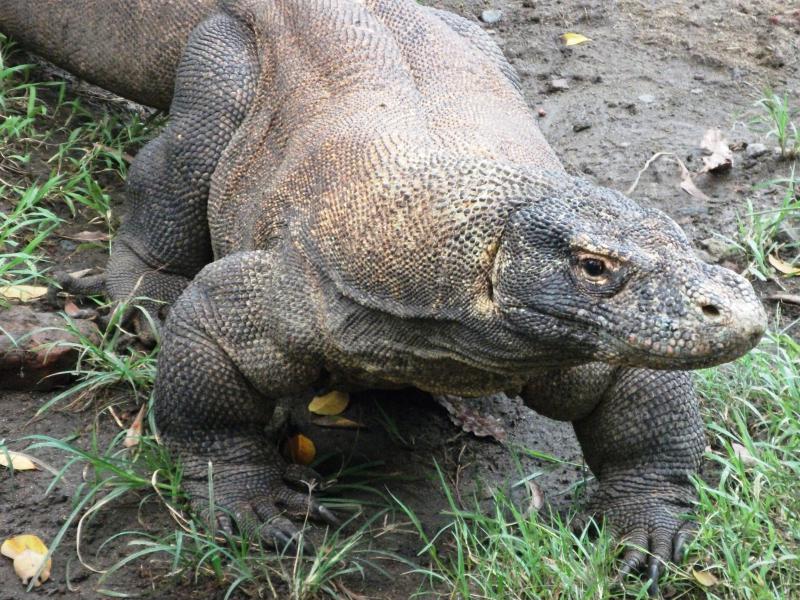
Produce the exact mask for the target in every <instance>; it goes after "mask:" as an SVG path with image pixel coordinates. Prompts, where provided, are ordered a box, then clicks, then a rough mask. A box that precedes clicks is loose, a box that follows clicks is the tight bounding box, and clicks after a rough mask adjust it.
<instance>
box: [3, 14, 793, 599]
mask: <svg viewBox="0 0 800 600" xmlns="http://www.w3.org/2000/svg"><path fill="white" fill-rule="evenodd" d="M436 4H437V5H439V6H442V7H445V8H449V9H451V10H454V11H455V12H458V13H460V14H463V15H465V16H468V17H470V18H473V19H476V20H478V19H480V17H481V14H482V12H483V11H484V10H486V9H497V10H499V11H501V16H500V19H499V21H497V22H495V23H492V24H487V23H483V26H484V27H485V28H486V29H487V30H488V31H490V32H491V34H492V35H493V37H494V38H495V39H496V40H497V42H498V43H499V45H500V46H501V48H502V49H503V50H504V51H505V53H506V55H507V56H508V57H509V59H510V60H511V62H512V63H513V64H514V66H515V67H516V68H517V70H518V72H519V74H520V76H521V79H522V85H523V90H524V93H525V96H526V98H527V99H528V101H529V103H530V105H531V107H532V108H533V109H534V113H535V114H537V115H538V117H537V118H538V119H539V123H540V126H541V128H542V130H543V131H544V133H545V135H546V137H547V139H548V140H549V141H550V143H551V144H552V145H553V147H554V148H555V149H556V151H557V153H558V154H559V156H560V157H561V158H562V159H563V161H564V163H565V164H566V165H567V167H568V169H569V170H570V171H571V172H573V173H575V174H581V175H583V176H585V177H587V178H589V179H591V180H593V181H595V182H596V183H599V184H602V185H606V186H609V187H612V188H615V189H619V190H622V191H625V190H627V189H628V188H629V186H631V184H632V183H633V182H634V180H635V179H636V176H637V173H638V171H639V170H640V169H641V168H642V167H643V166H644V163H645V161H647V159H648V158H650V157H651V156H653V155H654V154H655V153H657V152H672V153H674V154H675V155H677V156H678V157H680V158H682V159H683V160H684V161H685V163H686V165H687V166H688V168H689V169H690V170H692V171H699V170H700V168H701V166H702V163H701V161H700V156H701V155H700V153H699V151H698V146H699V142H700V140H701V138H702V137H703V134H704V132H705V131H706V130H707V129H708V128H712V127H718V128H720V129H721V130H722V131H723V132H724V134H725V135H726V137H727V138H728V140H729V141H730V142H732V144H733V147H734V149H735V153H734V165H733V168H732V169H731V170H730V171H729V172H727V173H724V174H721V175H702V176H699V177H697V178H696V183H697V186H698V187H699V188H700V189H701V190H702V191H703V192H704V193H705V194H706V195H707V196H708V197H709V200H708V201H701V200H698V199H696V198H694V197H692V196H689V195H688V194H686V193H684V192H683V191H682V190H681V189H680V188H679V183H680V174H679V172H678V169H677V167H676V165H675V164H674V163H672V162H669V161H668V160H661V161H658V162H656V163H654V164H653V165H652V166H651V167H650V168H649V169H648V170H647V171H646V172H645V173H643V174H642V176H641V178H640V181H639V183H638V186H637V187H636V189H635V190H634V191H633V192H632V194H631V195H632V197H633V198H635V199H636V200H637V201H639V202H640V203H642V204H644V205H646V206H652V207H657V208H660V209H662V210H664V211H666V212H667V213H669V214H670V215H672V216H673V217H674V218H675V219H677V220H678V222H679V223H680V224H681V225H682V226H683V227H684V229H685V230H686V232H687V234H688V235H689V237H690V238H691V239H692V240H693V242H694V244H695V246H696V247H697V250H698V253H699V254H700V255H701V256H702V257H703V258H704V259H705V260H708V261H711V262H723V261H727V263H728V266H732V267H734V268H737V267H738V268H741V267H742V265H741V264H739V263H738V262H737V258H736V257H735V256H728V255H727V253H726V252H725V250H724V244H723V247H721V246H720V244H719V243H715V242H716V241H717V240H718V239H719V238H718V237H717V236H719V235H722V236H728V237H731V236H733V235H734V234H735V232H736V227H737V217H738V216H741V215H743V214H744V212H745V210H746V200H747V199H748V198H750V199H752V201H753V203H754V205H755V206H756V208H760V209H768V208H772V207H775V206H777V205H778V204H779V202H780V197H779V195H778V194H777V192H775V191H774V190H772V189H770V188H765V189H759V190H755V189H754V186H755V185H756V184H759V183H761V182H764V181H767V180H771V179H776V178H779V177H783V176H785V175H786V174H787V173H788V171H789V163H787V162H785V161H781V160H779V159H778V158H776V157H775V155H774V154H773V153H772V152H768V153H767V154H765V155H763V156H761V157H758V158H747V154H746V146H747V145H748V144H753V143H765V144H767V146H773V145H774V140H766V139H765V138H764V135H763V133H759V132H757V131H755V130H753V129H752V128H751V127H749V126H748V122H749V120H750V118H751V116H752V113H751V109H752V105H753V102H754V101H755V100H756V99H757V98H758V97H759V95H760V91H761V90H762V89H763V88H765V87H766V86H769V87H771V88H773V89H775V90H776V91H778V92H781V93H782V92H784V91H786V92H788V93H789V94H790V97H791V98H792V99H793V101H794V103H795V105H796V104H797V102H798V100H799V99H800V48H799V47H798V46H799V44H800V42H799V40H800V13H798V12H797V9H800V5H797V6H796V7H795V6H790V5H792V4H793V3H787V2H785V0H781V1H777V0H774V1H773V0H762V1H759V2H745V1H740V2H729V1H727V0H708V1H706V2H702V3H691V2H679V1H662V2H646V1H644V0H642V1H634V0H618V1H613V2H612V1H592V0H589V1H584V2H576V1H566V0H565V1H563V2H561V1H557V0H542V1H538V0H510V1H507V0H495V1H492V2H479V1H476V0H468V1H466V2H457V1H452V0H443V1H441V2H437V3H436ZM486 20H491V19H489V18H488V15H487V16H486ZM567 31H571V32H579V33H582V34H584V35H585V36H588V37H589V38H591V41H590V42H588V43H585V44H582V45H579V46H574V47H571V48H566V47H564V45H563V43H562V42H561V41H560V39H559V35H560V34H562V33H564V32H567ZM80 88H81V89H84V86H80ZM73 93H75V92H73ZM95 106H96V110H98V111H101V110H104V108H103V106H102V105H100V104H97V103H96V102H95ZM109 184H110V185H111V187H112V189H111V193H112V195H113V196H114V198H115V200H116V201H117V204H118V208H119V204H120V203H121V201H122V191H121V186H120V185H119V182H109ZM72 227H74V228H75V229H76V230H81V229H82V228H83V227H84V224H83V223H77V224H73V225H72ZM787 235H791V232H788V233H787ZM48 249H49V251H50V252H51V255H52V257H53V259H54V260H55V261H56V262H59V263H62V264H67V265H68V267H69V268H73V267H74V268H82V267H85V266H95V265H98V264H102V260H103V256H102V253H100V254H98V253H97V252H94V253H93V252H83V251H81V250H80V249H77V248H76V247H74V246H72V245H70V244H65V243H63V241H60V240H59V239H57V238H54V240H53V242H52V244H51V245H50V247H49V248H48ZM758 289H759V292H760V293H762V295H763V296H764V297H766V296H767V295H768V294H770V293H772V292H774V291H775V290H777V289H784V290H785V291H789V292H793V293H797V291H798V287H797V284H792V283H790V282H786V281H782V282H769V283H766V284H758ZM767 303H768V306H769V308H770V310H773V309H774V302H771V301H767ZM783 315H784V316H783V322H784V323H787V322H790V321H791V320H792V319H796V318H797V317H798V316H800V310H798V307H797V306H793V305H790V304H787V305H786V306H784V307H783ZM51 397H52V393H21V392H20V393H10V392H0V439H2V438H5V439H6V440H14V439H16V438H19V437H21V436H24V435H29V434H33V433H46V434H48V435H51V436H54V437H67V436H75V439H76V440H77V441H76V443H78V444H89V443H90V439H91V437H92V436H91V435H90V432H91V431H92V430H93V428H95V427H97V428H99V437H100V439H101V440H103V441H104V442H107V441H108V440H110V439H111V438H112V437H113V435H114V434H115V433H116V432H117V431H118V430H117V429H116V425H115V424H114V423H113V421H111V420H110V419H109V418H107V417H101V418H100V420H99V421H97V422H96V421H95V415H94V412H92V411H91V410H90V411H85V412H82V413H77V414H76V413H71V412H64V411H55V412H50V413H49V414H48V415H47V416H46V417H45V418H44V419H40V420H35V421H33V422H31V419H32V417H33V416H34V414H35V412H36V410H37V409H38V407H39V406H41V405H42V404H43V403H44V402H46V401H47V400H48V399H49V398H51ZM123 400H124V398H123ZM134 408H135V407H134V406H133V405H132V403H130V402H129V404H128V405H127V410H133V409H134ZM120 410H121V411H122V412H123V413H124V411H125V410H126V408H125V406H124V405H123V407H122V408H121V409H120ZM481 410H483V411H487V412H491V413H492V414H494V415H495V416H496V417H497V418H499V419H500V420H501V422H502V424H503V427H504V429H505V431H506V433H507V434H508V437H509V442H510V443H509V446H517V447H527V448H535V449H536V450H539V451H542V452H545V453H550V454H554V455H556V456H559V457H561V458H564V459H566V460H568V461H572V462H574V463H580V451H579V448H578V447H577V443H576V441H575V438H574V435H573V434H572V431H571V428H570V427H569V426H568V425H565V424H559V423H554V422H551V421H548V420H546V419H543V418H541V417H539V416H537V415H535V414H533V413H532V412H531V411H529V410H527V409H526V408H524V407H522V406H521V405H520V404H519V403H518V402H515V401H510V400H509V401H506V402H496V403H494V404H493V405H492V406H490V407H486V406H484V407H481ZM348 411H349V412H348V415H349V416H350V417H351V418H353V419H355V420H358V421H360V422H362V423H363V424H364V425H365V426H366V427H365V428H364V429H360V430H358V432H357V433H356V432H354V431H352V430H338V431H337V430H325V431H324V432H322V431H314V432H313V434H312V435H314V436H315V439H316V441H317V442H318V450H320V453H325V452H326V451H327V450H328V449H333V448H336V449H338V450H340V451H342V452H343V454H344V456H345V457H347V459H348V461H349V464H358V463H359V462H363V461H378V462H379V463H380V465H379V466H378V469H379V470H382V471H383V472H384V473H387V474H391V475H392V476H391V477H389V478H388V479H387V480H385V481H382V482H381V483H380V484H379V485H380V487H381V489H389V490H391V491H392V493H394V494H395V495H396V496H397V497H398V498H400V499H401V500H402V501H403V502H406V503H408V504H409V505H410V506H411V507H412V508H413V509H414V510H415V511H416V512H417V514H419V515H420V516H421V517H422V518H423V521H424V522H425V524H426V526H427V527H428V529H429V530H435V528H436V527H437V525H439V524H441V523H442V519H443V516H442V510H443V509H444V508H445V507H446V502H445V499H444V497H443V494H442V493H441V486H440V485H439V484H438V482H437V475H436V471H435V468H434V462H435V463H438V465H439V466H440V467H441V469H442V472H443V474H444V477H445V479H446V480H447V481H448V483H449V484H450V485H452V486H454V487H455V488H456V489H457V490H459V491H458V494H459V499H461V500H465V501H466V500H468V499H470V498H471V497H472V496H473V494H475V495H477V496H478V497H479V498H482V497H485V489H486V486H485V485H484V484H483V483H481V482H487V483H488V484H489V485H500V484H502V483H503V482H504V481H508V480H514V479H515V478H516V479H519V477H520V475H519V473H518V471H517V467H516V466H515V461H514V459H513V457H512V453H511V452H510V451H509V449H508V448H507V447H504V446H502V445H500V444H497V443H496V442H493V441H491V440H489V439H477V438H475V437H474V436H472V435H470V434H466V433H464V432H463V431H461V430H460V429H459V428H457V427H456V426H454V425H453V424H452V423H451V422H450V420H449V418H448V416H447V413H446V411H445V410H444V409H443V408H442V407H440V406H438V405H436V404H435V403H433V402H430V401H429V399H427V398H425V397H423V396H422V395H420V394H418V393H416V392H412V391H408V392H397V393H393V394H391V395H388V397H386V396H384V397H380V398H378V397H377V396H376V395H375V394H364V395H363V396H361V397H359V398H357V399H356V401H354V402H353V404H352V406H351V407H350V408H349V409H348ZM298 418H299V420H302V419H300V417H298ZM391 424H394V425H391ZM395 427H396V428H395ZM398 434H399V435H398ZM10 447H11V448H13V449H20V448H21V447H22V446H21V444H14V443H11V444H10ZM42 458H43V459H44V460H50V461H52V462H53V463H54V465H55V466H56V467H60V466H61V465H62V464H63V461H64V458H63V456H58V455H56V454H54V453H51V454H46V453H45V454H43V455H42ZM333 463H336V459H334V460H333ZM337 464H338V463H337ZM330 466H331V468H335V467H336V466H337V465H336V464H333V465H330ZM521 471H522V472H523V473H524V474H530V473H534V472H536V473H541V474H540V475H539V476H538V477H537V479H536V481H537V482H538V484H539V486H540V487H541V488H542V490H543V491H544V494H545V496H546V498H547V500H548V501H549V502H551V503H552V504H553V505H554V506H555V507H556V508H557V509H559V510H564V509H567V508H569V507H570V506H571V505H572V502H573V491H574V484H576V482H580V480H581V478H582V477H583V476H584V473H583V471H582V469H581V468H580V467H579V466H569V465H567V466H565V465H560V466H558V468H554V466H553V464H552V463H548V462H543V461H538V460H534V459H531V458H522V459H521ZM2 477H3V478H2V480H0V506H2V519H0V537H2V538H5V537H7V536H10V535H13V534H16V533H19V532H21V531H27V532H33V533H37V534H38V535H39V536H40V537H42V538H43V539H44V540H51V539H52V537H53V536H54V535H55V533H56V532H57V531H58V528H59V526H60V523H62V522H63V520H64V519H65V518H66V516H67V515H68V514H69V512H70V510H71V509H72V500H71V497H72V495H73V493H74V491H75V489H76V486H78V485H79V484H80V482H81V473H80V472H72V471H70V472H68V473H67V477H66V478H65V480H64V481H63V482H62V483H61V484H60V485H58V486H56V488H55V489H53V490H51V492H50V493H49V494H48V495H47V496H44V491H45V490H46V489H47V486H48V484H49V482H50V480H51V475H50V474H48V473H46V472H35V473H24V474H17V476H15V477H14V478H9V477H8V476H7V474H6V473H3V474H2ZM398 518H400V517H398ZM170 526H171V525H170V523H169V519H168V517H167V516H166V515H165V514H164V513H163V511H162V510H161V509H159V508H157V506H155V505H152V504H145V505H143V506H142V507H140V506H138V505H137V503H136V501H135V500H133V499H131V501H130V502H129V503H128V504H125V505H120V506H115V507H114V508H113V511H110V512H108V513H107V514H106V515H105V516H102V517H100V518H98V519H97V521H96V522H95V524H94V525H93V527H92V528H91V529H90V531H89V533H88V536H87V539H86V540H85V541H86V544H87V546H86V556H88V557H89V558H90V560H91V561H92V562H95V563H99V564H101V565H108V564H110V563H111V562H113V561H114V560H116V559H118V558H119V557H120V556H122V555H123V554H124V553H125V552H128V551H129V549H127V548H125V547H124V546H123V544H121V543H116V544H111V545H110V546H107V547H105V548H104V549H103V550H102V552H101V553H100V555H99V556H97V555H96V554H95V552H96V550H97V547H98V545H99V543H101V542H102V541H103V540H104V539H106V538H107V537H109V536H110V535H113V534H114V533H116V532H118V531H120V530H123V529H142V528H143V527H144V528H145V529H148V530H151V531H158V530H159V528H165V527H170ZM73 541H74V532H70V533H69V534H68V536H67V539H66V540H65V541H64V543H63V544H62V547H61V549H60V551H59V553H58V555H57V556H56V560H55V562H54V568H53V576H52V580H51V581H50V582H48V583H47V584H46V585H44V586H43V587H42V588H40V589H39V590H36V591H34V592H33V593H31V594H28V593H25V592H24V590H23V588H22V586H21V585H20V583H19V581H18V580H17V579H16V578H15V576H14V575H13V573H12V571H11V568H10V564H7V563H3V564H0V600H12V599H18V598H28V597H38V596H42V595H43V596H56V597H59V596H62V597H66V598H81V599H90V598H98V597H103V596H101V595H100V594H99V593H98V592H97V590H96V588H97V579H98V575H97V574H95V573H92V572H91V571H88V570H87V569H86V568H85V567H84V566H82V565H81V564H80V562H79V561H78V560H77V557H76V556H75V552H74V544H73ZM375 547H377V548H380V549H382V550H387V551H391V552H396V553H399V554H401V555H404V556H406V557H407V558H408V559H409V560H412V561H413V560H416V558H415V553H416V550H418V548H419V543H418V541H417V540H416V539H415V538H414V537H413V536H411V535H394V536H384V537H381V538H380V539H376V540H375ZM389 570H390V571H391V572H392V573H394V574H395V575H396V576H395V577H393V578H392V579H391V580H385V579H381V578H380V577H377V576H372V575H370V576H369V577H368V579H367V581H366V582H364V583H359V582H358V581H356V582H354V583H353V585H352V586H350V587H351V589H356V590H358V589H360V590H362V591H363V592H364V593H366V594H367V595H368V596H369V597H375V598H391V599H400V598H407V597H408V596H409V595H410V594H411V593H412V592H413V591H415V589H416V585H417V583H418V582H417V581H415V580H414V579H413V577H411V576H400V574H401V573H403V572H405V571H406V570H407V567H405V566H402V565H398V566H395V567H389ZM161 575H163V571H162V572H161V573H159V572H157V569H154V568H151V567H149V566H147V565H139V566H137V567H135V568H130V569H127V570H125V571H123V572H121V573H119V574H117V575H115V577H114V581H113V585H107V586H106V587H111V588H113V589H114V590H117V591H124V592H127V593H135V594H140V595H142V596H145V597H153V598H162V597H166V596H167V595H170V596H172V597H174V598H215V597H222V595H223V594H224V590H220V589H219V588H216V587H214V586H213V584H208V583H204V584H191V583H188V582H181V581H169V580H165V579H163V578H161V577H160V576H161Z"/></svg>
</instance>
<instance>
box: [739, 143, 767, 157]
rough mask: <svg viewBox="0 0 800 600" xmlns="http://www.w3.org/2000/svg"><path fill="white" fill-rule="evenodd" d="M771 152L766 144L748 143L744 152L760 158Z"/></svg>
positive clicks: (749, 155)
mask: <svg viewBox="0 0 800 600" xmlns="http://www.w3.org/2000/svg"><path fill="white" fill-rule="evenodd" d="M768 152H769V148H767V147H766V146H765V145H764V144H748V145H747V148H746V149H745V151H744V153H745V156H747V158H760V157H761V156H764V155H765V154H767V153H768Z"/></svg>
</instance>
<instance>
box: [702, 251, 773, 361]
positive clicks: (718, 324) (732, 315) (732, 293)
mask: <svg viewBox="0 0 800 600" xmlns="http://www.w3.org/2000/svg"><path fill="white" fill-rule="evenodd" d="M703 267H704V268H703V270H704V271H705V275H706V277H707V278H706V280H705V281H704V282H703V283H702V284H700V285H699V286H698V288H697V289H695V290H693V291H692V292H691V296H692V300H693V301H694V304H695V307H696V310H697V312H698V316H699V318H700V319H701V322H704V323H706V324H707V325H708V326H709V329H711V330H712V331H713V330H717V332H718V335H719V337H721V338H723V340H724V342H726V345H727V346H729V347H730V348H731V350H734V351H736V350H738V349H741V350H740V351H741V352H742V353H744V352H746V351H747V350H749V349H750V348H752V347H753V346H755V345H756V344H757V343H758V341H759V340H760V339H761V336H763V335H764V332H765V331H766V327H767V315H766V313H765V311H764V307H763V305H762V304H761V301H760V300H759V299H758V297H757V296H756V293H755V291H754V290H753V287H752V286H751V285H750V282H749V281H747V280H746V279H745V278H744V277H742V276H741V275H739V274H738V273H734V272H733V271H731V270H729V269H725V268H723V267H717V266H710V265H703Z"/></svg>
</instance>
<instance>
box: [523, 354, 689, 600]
mask: <svg viewBox="0 0 800 600" xmlns="http://www.w3.org/2000/svg"><path fill="white" fill-rule="evenodd" d="M553 381H556V383H557V385H556V384H554V383H553ZM559 390H560V393H559ZM565 395H566V396H567V397H564V396H565ZM559 396H561V398H559ZM525 398H526V401H527V403H528V404H529V405H530V406H532V407H533V408H537V406H538V408H539V409H540V410H541V412H543V413H544V414H546V415H548V414H549V415H550V416H554V417H556V418H558V417H559V416H561V417H565V418H567V419H569V420H572V421H573V426H574V428H575V432H576V434H577V436H578V440H579V442H580V444H581V448H582V449H583V454H584V457H585V460H586V462H587V464H588V465H589V467H590V468H591V470H592V472H593V473H594V474H595V475H596V476H597V478H598V480H599V482H600V487H599V489H598V490H597V493H596V494H595V495H594V496H593V497H592V498H591V500H590V503H589V507H588V510H589V513H590V514H592V513H594V514H596V515H598V516H601V517H603V518H604V519H606V520H607V521H608V522H609V524H610V527H611V531H612V533H613V534H614V535H615V536H616V537H618V538H621V539H623V540H624V541H625V542H626V544H627V548H626V551H625V554H624V555H623V558H622V567H621V574H622V575H625V574H627V573H629V572H631V571H637V570H639V569H642V568H644V567H646V568H647V574H648V578H649V579H650V580H651V581H652V583H651V588H650V590H651V592H655V591H656V590H657V585H658V584H657V581H658V578H659V576H660V575H661V573H662V572H663V569H664V565H665V562H666V561H669V560H673V561H676V562H677V561H679V560H680V558H681V555H682V549H683V546H684V544H685V543H686V541H687V540H688V539H689V538H690V536H691V533H692V529H691V527H692V526H691V523H689V522H687V521H685V520H683V519H682V515H684V514H685V513H687V512H690V511H691V510H692V501H693V499H694V497H695V492H694V486H693V485H692V482H691V479H690V477H691V475H692V474H693V473H696V472H697V470H698V469H699V467H700V461H701V458H702V453H703V448H704V446H705V436H704V433H703V424H702V420H701V418H700V412H699V406H698V402H697V398H696V395H695V392H694V389H693V386H692V381H691V376H690V375H689V373H687V372H684V371H654V370H648V369H630V368H616V367H611V366H608V365H603V364H598V363H594V364H590V365H584V366H582V367H577V368H574V369H569V370H567V371H563V372H559V373H558V374H557V375H555V378H540V379H539V380H538V382H537V383H535V384H533V385H531V386H529V387H528V388H527V389H526V390H525ZM559 408H561V409H562V410H564V411H565V412H561V413H559ZM570 413H571V414H570ZM648 554H649V557H648Z"/></svg>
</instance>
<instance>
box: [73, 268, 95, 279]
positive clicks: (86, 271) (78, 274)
mask: <svg viewBox="0 0 800 600" xmlns="http://www.w3.org/2000/svg"><path fill="white" fill-rule="evenodd" d="M91 271H92V269H91V268H89V269H81V270H80V271H70V273H68V275H69V276H70V277H74V278H75V279H80V278H81V277H83V276H84V275H88V274H89V273H91Z"/></svg>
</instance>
